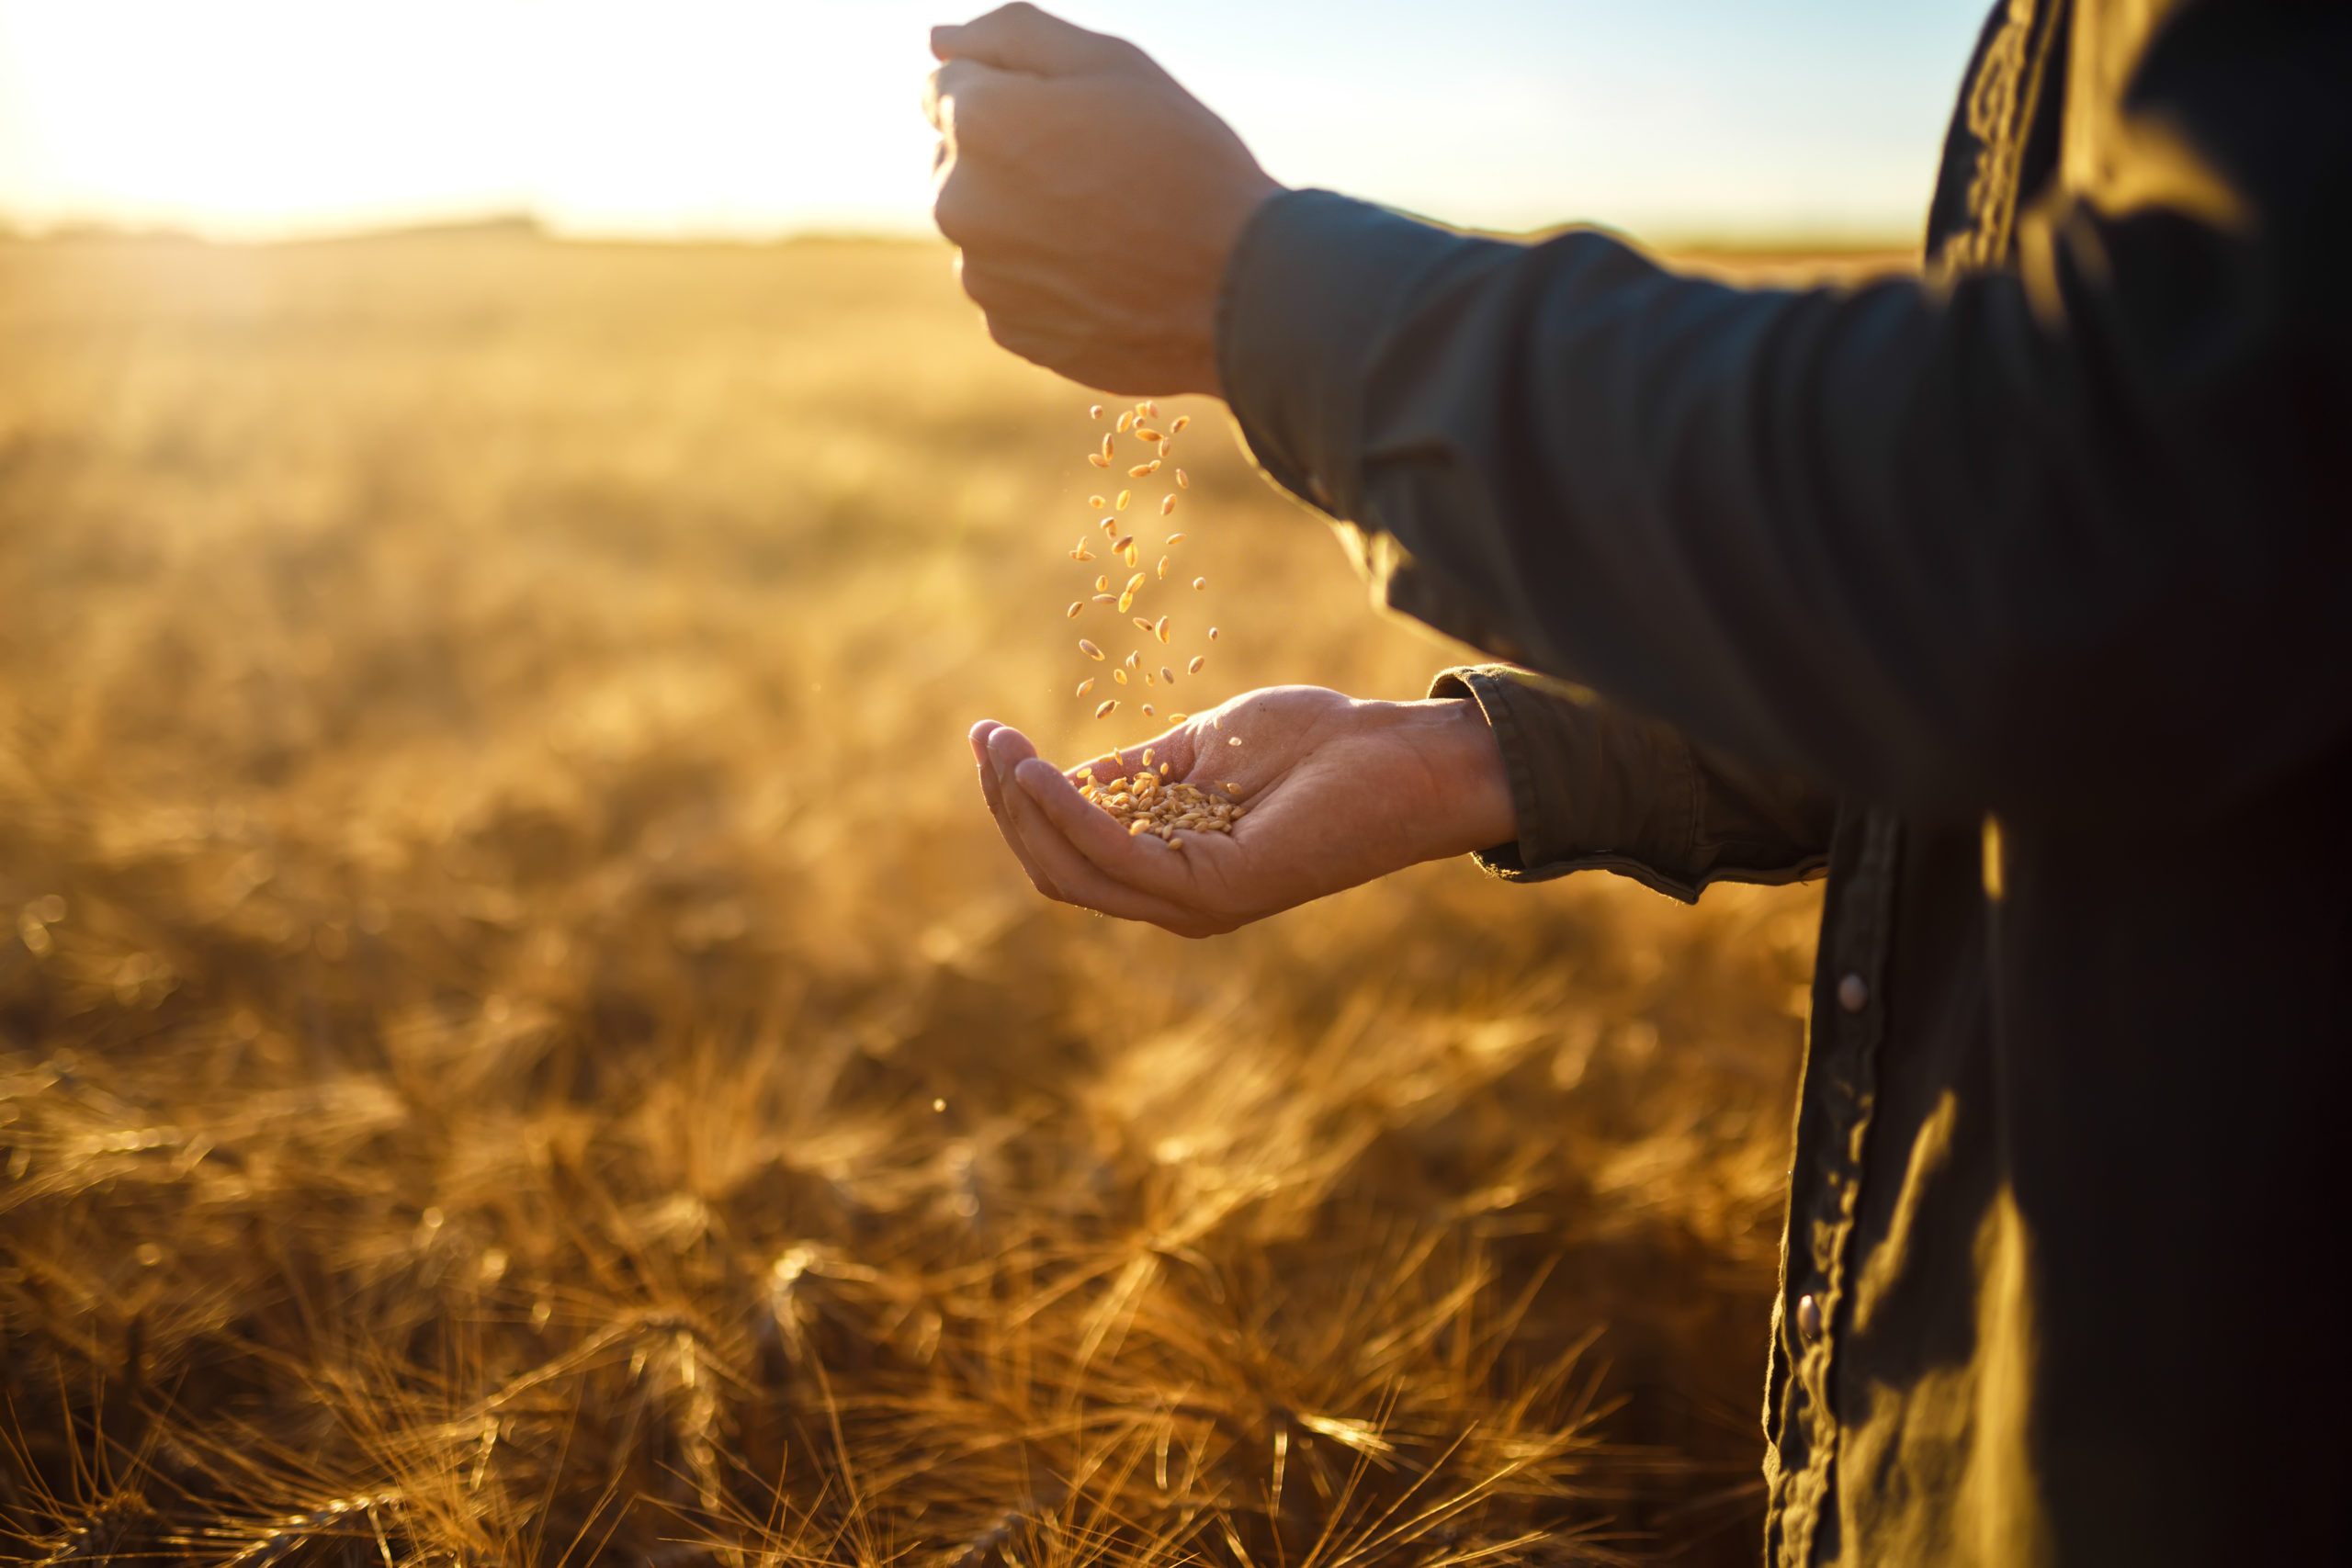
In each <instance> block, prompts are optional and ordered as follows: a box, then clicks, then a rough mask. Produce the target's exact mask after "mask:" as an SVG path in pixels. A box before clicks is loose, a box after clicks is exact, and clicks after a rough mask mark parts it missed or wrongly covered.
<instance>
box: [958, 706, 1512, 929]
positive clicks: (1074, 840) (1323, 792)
mask: <svg viewBox="0 0 2352 1568" xmlns="http://www.w3.org/2000/svg"><path fill="white" fill-rule="evenodd" d="M971 739H972V753H973V756H974V758H975V759H976V760H977V761H978V763H979V773H980V789H981V792H982V793H983V794H984V795H986V796H987V797H988V804H989V812H990V813H991V814H993V815H994V817H995V818H996V823H997V827H998V829H999V830H1001V832H1002V833H1003V835H1004V840H1005V842H1006V843H1007V844H1008V845H1010V846H1011V847H1012V852H1013V853H1014V854H1015V855H1016V856H1018V857H1019V859H1020V861H1021V863H1022V866H1023V869H1025V870H1026V871H1027V872H1028V874H1029V879H1030V881H1031V882H1033V883H1035V885H1036V887H1037V891H1039V892H1040V893H1043V894H1045V895H1046V897H1049V898H1057V899H1060V900H1061V901H1063V902H1064V903H1069V904H1078V905H1081V906H1083V907H1085V908H1090V909H1097V910H1100V911H1102V912H1103V914H1106V915H1116V916H1119V917H1120V918H1122V919H1133V920H1147V921H1149V922H1150V923H1151V924H1153V925H1156V926H1159V927H1161V928H1163V929H1164V930H1167V931H1174V932H1176V933H1177V934H1178V935H1180V936H1212V935H1215V934H1216V933H1218V932H1220V931H1231V930H1233V929H1234V928H1235V927H1237V926H1241V925H1246V924H1248V923H1249V922H1250V921H1251V920H1255V919H1261V918H1263V917H1265V916H1267V915H1271V914H1274V913H1277V912H1278V911H1280V910H1283V909H1287V908H1292V907H1293V906H1295V905H1298V904H1304V903H1306V902H1307V901H1308V900H1310V899H1314V898H1319V897H1323V896H1324V895H1325V894H1328V893H1337V892H1339V891H1340V889H1342V888H1346V887H1352V886H1356V885H1357V884H1358V883H1363V882H1369V881H1371V880H1373V879H1374V877H1378V876H1384V875H1385V874H1388V873H1390V872H1392V871H1397V870H1400V869H1402V868H1403V867H1405V866H1408V865H1411V864H1414V863H1418V862H1420V861H1425V860H1437V859H1442V858H1444V857H1446V856H1450V855H1457V854H1465V853H1468V852H1471V851H1473V850H1479V849H1485V848H1487V847H1489V846H1492V845H1495V844H1499V843H1504V842H1507V841H1509V840H1511V839H1512V838H1514V837H1516V836H1517V833H1518V828H1517V822H1516V817H1515V814H1514V812H1513V809H1512V806H1511V796H1510V781H1509V779H1508V777H1507V776H1506V774H1505V773H1504V771H1503V761H1502V754H1501V751H1500V750H1499V749H1498V747H1497V746H1496V744H1495V739H1494V736H1493V734H1492V732H1491V731H1490V730H1489V729H1488V728H1487V722H1486V718H1485V716H1483V715H1482V714H1480V713H1479V711H1478V708H1477V706H1476V704H1473V703H1470V702H1467V701H1464V700H1459V699H1456V700H1440V701H1431V702H1419V703H1385V702H1363V701H1359V700H1357V699H1355V698H1353V697H1350V696H1346V695H1344V694H1340V693H1339V692H1332V691H1326V690H1324V689H1322V688H1320V687H1316V686H1276V687H1271V688H1268V689H1266V690H1263V691H1257V692H1251V693H1249V694H1246V695H1244V696H1240V697H1237V698H1235V699H1234V700H1233V701H1231V702H1229V703H1227V704H1225V705H1223V706H1221V707H1219V708H1216V709H1215V710H1213V711H1211V712H1208V713H1203V714H1195V715H1193V716H1192V717H1191V718H1190V719H1189V720H1187V721H1186V722H1185V723H1183V724H1181V725H1179V726H1177V727H1176V728H1173V729H1170V730H1169V731H1167V732H1166V733H1165V734H1162V735H1159V736H1155V737H1154V738H1153V739H1150V740H1148V741H1145V742H1143V743H1142V744H1141V745H1137V746H1134V747H1130V748H1127V749H1125V750H1119V751H1114V752H1108V753H1105V754H1104V755H1103V756H1101V757H1097V758H1093V759H1091V760H1090V761H1086V762H1083V763H1080V764H1079V765H1078V766H1077V767H1075V768H1073V769H1071V770H1070V771H1069V773H1064V772H1063V771H1062V770H1060V769H1058V768H1056V767H1054V766H1053V765H1052V764H1051V763H1049V762H1046V761H1044V760H1043V759H1042V758H1040V757H1039V756H1038V755H1037V751H1036V748H1035V747H1034V746H1032V745H1031V744H1030V743H1029V741H1028V740H1027V739H1025V738H1024V737H1023V735H1022V734H1021V733H1020V732H1019V731H1018V730H1015V729H1012V728H1009V727H1008V726H1005V725H1001V724H998V723H996V722H995V721H993V720H983V721H982V722H980V723H979V724H978V725H975V726H974V727H973V728H972V737H971ZM1146 750H1148V751H1150V753H1151V757H1152V761H1151V767H1152V771H1154V772H1158V771H1159V767H1160V766H1161V765H1162V764H1164V765H1166V767H1167V768H1168V773H1167V774H1166V778H1167V781H1168V782H1169V783H1171V784H1173V783H1177V782H1180V781H1181V782H1186V783H1190V784H1194V785H1196V786H1198V787H1200V788H1202V789H1204V790H1206V791H1209V792H1210V793H1212V794H1214V795H1216V797H1218V798H1220V799H1235V800H1238V801H1239V802H1240V804H1241V805H1242V806H1243V807H1246V808H1247V810H1246V814H1245V815H1244V816H1243V817H1242V818H1241V820H1239V821H1238V822H1237V823H1235V824H1234V826H1233V830H1232V832H1230V833H1229V834H1227V833H1194V832H1180V833H1178V834H1177V835H1176V837H1177V839H1178V840H1179V841H1180V843H1181V846H1182V847H1181V848H1180V847H1171V846H1170V845H1169V844H1167V843H1164V842H1162V841H1161V840H1159V839H1158V838H1156V837H1154V836H1152V835H1150V834H1148V833H1146V834H1138V835H1135V836H1132V837H1131V836H1130V835H1129V834H1128V832H1127V830H1126V829H1125V828H1123V827H1121V826H1120V825H1119V824H1118V823H1117V822H1115V821H1114V820H1113V819H1112V818H1111V817H1110V815H1109V813H1107V812H1105V811H1103V809H1101V808H1100V807H1096V806H1095V805H1093V804H1092V803H1091V802H1090V801H1089V800H1087V798H1086V797H1085V796H1084V795H1081V794H1080V792H1079V785H1078V782H1077V781H1078V780H1079V779H1080V776H1081V775H1082V774H1084V773H1088V772H1091V773H1092V774H1093V776H1094V779H1095V780H1096V782H1098V783H1103V784H1107V783H1109V782H1111V781H1112V780H1114V779H1118V778H1125V777H1126V776H1127V775H1128V774H1129V773H1135V772H1137V771H1140V770H1141V769H1142V768H1143V767H1144V766H1145V762H1144V753H1145V751H1146ZM1227 784H1233V785H1235V786H1237V788H1236V790H1234V791H1227V789H1226V788H1225V786H1226V785H1227Z"/></svg>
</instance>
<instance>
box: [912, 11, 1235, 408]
mask: <svg viewBox="0 0 2352 1568" xmlns="http://www.w3.org/2000/svg"><path fill="white" fill-rule="evenodd" d="M931 47H932V52H933V53H934V54H936V55H937V56H938V57H939V58H940V59H941V60H943V61H944V62H946V63H945V64H944V65H942V66H941V67H940V68H939V69H938V70H937V71H936V72H934V73H933V74H932V78H931V85H930V90H929V91H928V92H927V93H926V94H925V96H924V106H923V107H924V112H925V113H926V114H928V115H929V116H930V118H931V123H932V125H933V128H934V129H936V130H938V131H939V137H940V141H939V153H938V157H937V159H936V161H935V169H936V176H937V193H936V196H935V198H934V202H933V216H934V217H935V218H936V219H937V220H938V223H939V229H940V232H942V233H944V234H945V235H946V236H947V238H948V239H950V240H951V241H953V242H955V243H956V266H957V270H958V273H959V275H960V276H961V277H962V278H963V282H964V289H965V292H966V293H967V294H969V295H970V296H971V297H972V299H973V300H974V302H975V303H977V304H978V306H979V307H980V310H982V312H983V313H985V314H986V316H987V317H988V325H989V333H990V335H992V336H993V337H994V338H995V339H996V341H997V342H998V343H1000V344H1003V345H1004V346H1005V347H1006V348H1009V349H1011V350H1012V352H1013V353H1015V354H1018V355H1021V356H1022V357H1023V358H1024V359H1030V360H1034V361H1035V362H1036V363H1037V364H1039V365H1043V366H1045V367H1046V368H1047V369H1049V370H1057V371H1059V372H1061V373H1062V374H1063V375H1065V376H1068V377H1069V378H1072V379H1073V380H1077V381H1080V382H1082V383H1084V384H1085V385H1087V386H1090V387H1099V388H1102V389H1104V390H1105V391H1112V392H1125V393H1131V394H1137V395H1141V394H1161V393H1172V392H1216V391H1217V390H1218V389H1219V383H1218V378H1217V372H1216V299H1217V289H1218V286H1219V284H1220V283H1221V282H1222V280H1223V278H1224V276H1225V263H1226V257H1227V254H1230V253H1231V251H1232V249H1233V243H1234V240H1235V238H1236V237H1237V236H1238V234H1239V233H1240V231H1241V226H1242V224H1243V222H1244V221H1245V220H1247V219H1248V218H1249V216H1250V212H1251V211H1252V210H1254V209H1256V207H1257V206H1258V204H1259V203H1260V202H1261V201H1263V200H1264V199H1265V198H1266V197H1269V196H1272V194H1273V193H1274V192H1275V191H1277V190H1279V189H1280V188H1281V187H1280V186H1277V185H1276V184H1275V183H1274V182H1273V180H1272V179H1271V178H1270V177H1268V175H1267V174H1266V172H1265V171H1264V170H1263V169H1261V168H1260V167H1259V166H1258V162H1257V160H1256V159H1255V158H1252V157H1251V156H1250V150H1249V149H1248V148H1246V147H1244V146H1243V145H1242V144H1241V140H1240V138H1239V137H1238V136H1236V135H1234V133H1233V131H1232V130H1230V129H1229V128H1228V127H1227V125H1226V124H1225V122H1224V121H1223V120H1221V119H1219V118H1217V117H1216V115H1214V114H1212V113H1210V112H1209V111H1208V109H1206V108H1205V107H1203V106H1202V104H1201V102H1200V100H1198V99H1197V98H1194V97H1193V96H1192V95H1191V94H1190V93H1187V92H1186V91H1185V90H1184V89H1183V88H1182V87H1181V86H1179V85H1177V84H1176V81H1175V79H1174V78H1173V77H1171V76H1170V75H1169V74H1168V73H1167V72H1165V71H1163V70H1161V69H1160V68H1159V66H1158V65H1157V64H1155V63H1153V62H1152V60H1151V58H1150V56H1148V55H1147V54H1145V53H1144V52H1143V51H1141V50H1139V49H1137V48H1136V47H1135V46H1134V45H1133V44H1130V43H1127V42H1125V40H1123V39H1114V38H1111V37H1108V36H1107V35H1105V34H1103V33H1091V32H1088V31H1087V30H1085V29H1084V28H1076V27H1072V26H1071V25H1070V24H1069V23H1068V22H1065V21H1062V20H1060V19H1058V18H1057V17H1049V16H1047V15H1046V13H1045V12H1043V11H1040V10H1038V9H1037V8H1036V7H1035V6H1025V5H1013V6H1003V7H1002V8H1001V9H999V10H995V11H991V12H989V14H988V15H987V16H985V17H980V18H979V19H978V20H977V21H974V22H970V23H967V24H966V25H965V26H963V27H954V28H934V29H933V32H932V43H931Z"/></svg>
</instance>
